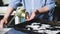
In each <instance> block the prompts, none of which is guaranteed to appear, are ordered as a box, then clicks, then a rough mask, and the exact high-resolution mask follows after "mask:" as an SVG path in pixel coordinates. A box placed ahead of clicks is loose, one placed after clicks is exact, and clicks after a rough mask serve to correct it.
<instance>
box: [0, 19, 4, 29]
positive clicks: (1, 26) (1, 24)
mask: <svg viewBox="0 0 60 34" xmlns="http://www.w3.org/2000/svg"><path fill="white" fill-rule="evenodd" d="M2 28H3V20H1V21H0V29H2Z"/></svg>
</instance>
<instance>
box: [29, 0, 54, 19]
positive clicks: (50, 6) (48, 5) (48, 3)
mask: <svg viewBox="0 0 60 34" xmlns="http://www.w3.org/2000/svg"><path fill="white" fill-rule="evenodd" d="M54 7H55V1H54V0H46V5H45V6H44V7H42V8H38V9H37V10H38V11H39V13H44V12H47V11H49V10H51V9H53V8H54ZM37 10H35V11H33V12H32V15H31V17H30V19H29V20H32V19H33V18H34V17H35V16H36V12H37Z"/></svg>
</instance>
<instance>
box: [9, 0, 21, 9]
mask: <svg viewBox="0 0 60 34" xmlns="http://www.w3.org/2000/svg"><path fill="white" fill-rule="evenodd" d="M20 2H21V0H11V1H10V3H9V6H8V7H12V8H14V9H16V8H17V7H18V5H19V4H20Z"/></svg>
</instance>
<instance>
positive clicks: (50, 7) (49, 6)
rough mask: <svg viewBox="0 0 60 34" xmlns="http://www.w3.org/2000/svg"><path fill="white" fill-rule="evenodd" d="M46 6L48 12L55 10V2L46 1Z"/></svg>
mask: <svg viewBox="0 0 60 34" xmlns="http://www.w3.org/2000/svg"><path fill="white" fill-rule="evenodd" d="M46 6H47V7H48V10H51V9H53V8H55V0H47V1H46Z"/></svg>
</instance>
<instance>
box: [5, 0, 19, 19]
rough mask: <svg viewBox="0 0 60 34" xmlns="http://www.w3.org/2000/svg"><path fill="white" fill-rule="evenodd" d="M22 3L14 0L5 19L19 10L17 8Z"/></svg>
mask: <svg viewBox="0 0 60 34" xmlns="http://www.w3.org/2000/svg"><path fill="white" fill-rule="evenodd" d="M19 3H20V0H18V1H17V0H12V1H11V2H10V4H9V6H8V8H7V12H6V14H5V15H4V19H6V18H8V17H9V15H10V14H11V12H12V11H13V10H14V9H16V8H17V6H18V5H19Z"/></svg>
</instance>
